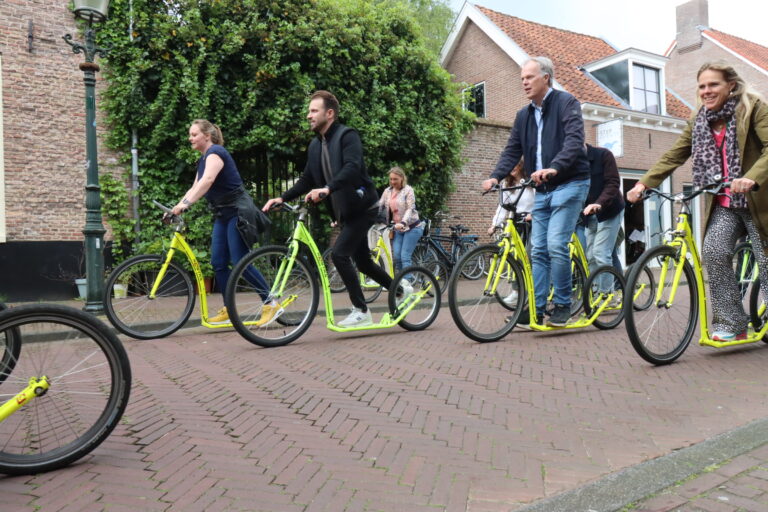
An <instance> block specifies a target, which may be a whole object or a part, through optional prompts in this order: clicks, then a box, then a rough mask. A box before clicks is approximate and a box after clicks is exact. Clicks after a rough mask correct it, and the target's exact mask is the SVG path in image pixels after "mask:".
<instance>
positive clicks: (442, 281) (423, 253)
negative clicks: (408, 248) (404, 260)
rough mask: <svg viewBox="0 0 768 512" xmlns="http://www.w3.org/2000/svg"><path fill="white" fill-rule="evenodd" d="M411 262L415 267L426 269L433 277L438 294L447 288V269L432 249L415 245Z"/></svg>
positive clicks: (423, 245)
mask: <svg viewBox="0 0 768 512" xmlns="http://www.w3.org/2000/svg"><path fill="white" fill-rule="evenodd" d="M411 262H412V263H413V264H414V265H416V266H419V267H424V268H426V269H427V270H429V271H430V272H431V273H432V275H433V276H435V279H437V286H438V288H439V289H440V293H443V292H444V291H445V290H446V289H447V288H448V277H449V273H448V267H447V266H446V265H445V263H443V262H442V261H440V257H439V256H438V255H437V252H435V250H434V249H433V248H432V247H429V246H428V245H426V244H422V243H420V244H419V245H417V246H416V248H415V249H414V250H413V254H412V255H411Z"/></svg>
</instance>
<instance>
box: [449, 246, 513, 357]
mask: <svg viewBox="0 0 768 512" xmlns="http://www.w3.org/2000/svg"><path fill="white" fill-rule="evenodd" d="M477 258H481V259H482V260H483V265H484V268H485V269H487V270H486V276H485V278H484V279H474V280H473V279H466V278H465V277H464V275H463V273H462V271H461V270H462V269H463V268H464V266H465V265H466V266H474V265H476V264H477V263H476V259H477ZM523 272H524V270H523V267H522V266H521V265H520V263H519V262H518V261H517V260H515V259H512V258H511V257H509V256H508V257H507V259H506V261H505V262H502V259H501V256H500V248H499V247H498V245H495V244H490V245H481V246H480V247H477V248H475V249H473V250H471V251H469V252H468V253H467V254H465V255H464V257H463V258H462V259H461V260H459V262H458V263H457V264H456V267H455V269H454V271H453V273H452V274H451V278H450V280H449V283H448V305H449V307H450V310H451V317H453V321H454V323H455V324H456V326H457V327H458V328H459V330H460V331H461V332H462V333H464V335H465V336H467V337H468V338H470V339H473V340H475V341H478V342H481V343H484V342H489V341H497V340H500V339H501V338H503V337H504V336H506V335H507V334H508V333H509V332H510V331H511V330H512V329H513V328H514V327H515V324H516V323H517V320H518V318H519V317H520V313H521V312H522V310H523V308H524V305H525V302H526V292H525V281H524V279H523ZM497 277H498V285H497V287H496V289H495V290H493V291H492V288H493V283H494V282H495V281H496V278H497Z"/></svg>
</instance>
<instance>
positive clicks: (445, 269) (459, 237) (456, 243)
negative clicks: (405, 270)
mask: <svg viewBox="0 0 768 512" xmlns="http://www.w3.org/2000/svg"><path fill="white" fill-rule="evenodd" d="M449 218H451V219H454V220H461V217H457V216H453V217H451V216H449V215H447V214H445V213H442V212H437V213H436V214H435V219H436V220H437V221H438V223H439V222H442V221H443V220H444V219H449ZM426 222H427V226H426V228H425V229H424V235H422V237H421V239H420V240H419V242H418V244H416V248H415V249H414V250H413V256H411V260H412V261H413V263H414V265H420V266H423V267H426V268H427V269H428V270H429V271H430V272H432V273H433V274H434V275H435V276H436V277H437V281H438V285H439V286H440V291H441V292H443V291H445V284H444V283H447V282H448V277H449V276H450V274H451V272H452V271H453V268H454V266H455V265H456V263H457V262H458V261H459V259H461V257H462V256H463V255H464V254H466V253H467V252H468V251H470V250H471V249H473V248H475V247H477V236H476V235H467V234H466V233H469V228H467V227H466V226H464V225H462V224H454V225H452V226H448V229H449V230H450V235H447V236H446V235H442V234H440V233H439V230H438V229H436V228H435V227H434V226H433V225H432V222H431V221H429V220H428V221H426ZM436 231H437V232H436ZM483 263H484V262H483V261H481V260H479V259H478V260H475V265H474V266H471V265H467V266H466V267H465V268H463V269H462V272H463V274H464V277H465V278H467V279H479V278H480V277H481V276H482V274H483V270H484V269H483V267H482V265H483Z"/></svg>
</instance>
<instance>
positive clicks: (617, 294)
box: [448, 182, 624, 342]
mask: <svg viewBox="0 0 768 512" xmlns="http://www.w3.org/2000/svg"><path fill="white" fill-rule="evenodd" d="M526 186H530V182H523V183H522V184H520V185H517V186H513V187H506V188H500V187H495V188H493V189H491V190H495V191H498V192H499V201H500V203H501V204H502V206H503V207H504V208H506V209H508V210H510V211H511V212H513V214H514V213H516V208H517V201H518V200H519V198H518V199H515V200H514V201H513V202H511V203H502V198H503V192H507V191H516V190H520V189H521V188H523V187H526ZM570 250H571V272H572V276H573V283H574V284H573V289H572V304H573V305H572V308H571V309H572V311H574V310H578V309H581V308H582V307H583V308H584V310H585V312H584V313H583V314H581V315H580V317H579V318H577V319H575V320H572V321H570V322H569V323H568V324H567V325H566V326H565V327H550V326H547V325H543V324H539V323H538V322H537V321H536V319H537V313H536V305H535V303H534V301H530V300H529V297H534V287H533V274H532V271H531V264H530V259H529V257H528V254H527V252H526V251H525V246H524V244H523V240H522V238H521V236H520V233H519V232H518V231H517V228H516V226H515V222H514V215H513V216H512V218H510V219H508V220H507V224H506V227H505V230H504V234H503V235H502V236H501V239H500V241H499V242H497V243H494V244H488V245H482V246H480V247H477V248H475V249H473V250H471V251H469V252H468V253H467V254H465V255H464V257H462V259H461V260H460V261H459V262H458V263H457V265H456V268H455V269H454V271H453V273H452V274H451V278H450V281H449V284H448V304H449V306H450V310H451V316H452V317H453V320H454V322H455V323H456V326H457V327H458V328H459V330H461V332H462V333H464V334H465V335H466V336H467V337H469V338H471V339H473V340H475V341H479V342H489V341H497V340H499V339H501V338H503V337H504V336H506V335H507V334H509V332H511V331H512V329H514V327H515V325H516V324H517V322H518V321H519V320H520V314H521V313H522V311H523V310H524V309H525V307H526V306H528V310H529V314H530V324H529V325H530V327H531V329H533V330H536V331H550V330H553V329H575V328H581V327H587V326H589V325H595V326H596V327H598V328H601V329H611V328H614V327H616V326H617V325H618V324H619V323H621V320H622V318H623V310H622V307H621V303H622V297H623V294H624V277H623V276H622V275H621V273H619V272H618V271H617V270H616V269H614V268H613V267H610V266H605V267H600V268H598V269H597V270H596V271H595V272H594V273H593V274H591V275H589V276H588V277H587V269H586V266H585V263H586V262H585V256H584V251H583V249H582V248H581V244H580V243H579V242H578V238H577V237H575V236H574V237H573V239H572V242H571V249H570ZM477 259H480V260H482V261H483V267H484V269H485V271H484V273H483V277H484V278H483V279H479V280H470V279H466V278H464V276H463V272H462V270H463V269H464V267H465V265H468V266H469V268H474V267H475V265H477V263H476V260H477ZM577 303H578V305H576V304H577Z"/></svg>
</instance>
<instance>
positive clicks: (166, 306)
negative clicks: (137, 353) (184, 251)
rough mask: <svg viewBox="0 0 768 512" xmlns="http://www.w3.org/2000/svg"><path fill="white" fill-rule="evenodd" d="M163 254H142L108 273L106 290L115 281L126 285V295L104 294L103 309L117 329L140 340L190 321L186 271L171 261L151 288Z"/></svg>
mask: <svg viewBox="0 0 768 512" xmlns="http://www.w3.org/2000/svg"><path fill="white" fill-rule="evenodd" d="M164 261H165V257H164V256H161V255H159V254H144V255H141V256H135V257H133V258H130V259H128V260H126V261H124V262H123V263H121V264H120V265H118V267H117V268H116V269H115V270H114V272H112V273H111V274H110V275H109V278H108V279H107V284H106V285H105V289H106V290H107V291H111V290H112V287H113V285H114V284H115V283H125V284H127V285H128V290H127V294H126V297H125V298H123V299H116V298H114V296H113V295H112V293H111V292H110V293H105V294H104V311H105V313H106V315H107V318H108V319H109V321H110V322H111V323H112V325H114V326H115V328H117V330H118V331H120V332H122V333H123V334H127V335H128V336H131V337H133V338H137V339H140V340H150V339H153V338H162V337H164V336H168V335H169V334H171V333H173V332H175V331H177V330H178V329H180V328H181V327H182V326H183V325H184V324H185V323H186V322H187V320H189V317H190V315H191V314H192V309H193V308H194V307H195V290H194V288H193V287H192V280H191V279H190V277H189V274H188V273H187V271H185V270H184V269H182V268H181V267H180V266H179V265H177V264H176V263H175V262H171V264H170V265H168V268H167V269H166V271H165V275H164V276H163V278H162V280H161V281H160V283H159V284H158V286H157V292H156V293H155V296H154V297H151V296H150V292H151V291H152V287H153V286H154V285H155V281H156V280H157V277H158V275H159V272H160V268H161V266H162V265H163V262H164Z"/></svg>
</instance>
